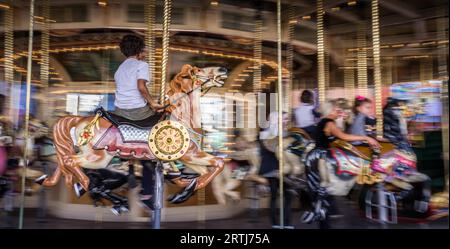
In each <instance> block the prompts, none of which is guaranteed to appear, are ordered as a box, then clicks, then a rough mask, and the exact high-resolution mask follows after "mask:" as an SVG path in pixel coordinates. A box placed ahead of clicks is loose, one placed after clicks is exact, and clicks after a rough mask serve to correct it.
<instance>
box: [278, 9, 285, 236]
mask: <svg viewBox="0 0 450 249" xmlns="http://www.w3.org/2000/svg"><path fill="white" fill-rule="evenodd" d="M277 44H278V46H277V57H278V159H279V162H278V163H279V164H278V168H279V169H278V170H279V178H280V227H281V229H283V228H284V189H283V188H284V181H283V176H284V172H283V171H284V167H283V165H284V158H283V77H282V76H283V75H282V69H283V68H282V65H281V63H282V60H281V0H277Z"/></svg>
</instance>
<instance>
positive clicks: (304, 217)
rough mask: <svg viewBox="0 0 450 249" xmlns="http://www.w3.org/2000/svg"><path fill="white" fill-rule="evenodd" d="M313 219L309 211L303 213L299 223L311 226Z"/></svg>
mask: <svg viewBox="0 0 450 249" xmlns="http://www.w3.org/2000/svg"><path fill="white" fill-rule="evenodd" d="M313 219H314V212H310V211H307V212H305V213H303V215H302V217H301V218H300V220H301V222H302V223H305V224H311V222H312V221H313Z"/></svg>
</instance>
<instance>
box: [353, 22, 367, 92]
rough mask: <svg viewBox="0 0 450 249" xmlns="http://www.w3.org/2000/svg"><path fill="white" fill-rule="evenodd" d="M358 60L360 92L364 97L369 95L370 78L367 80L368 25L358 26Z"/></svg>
mask: <svg viewBox="0 0 450 249" xmlns="http://www.w3.org/2000/svg"><path fill="white" fill-rule="evenodd" d="M357 32H358V33H357V39H356V42H357V47H358V52H357V58H358V70H357V71H358V90H359V91H361V94H362V95H363V96H366V97H367V94H368V83H367V82H368V78H367V43H366V23H365V22H361V23H359V24H358V31H357Z"/></svg>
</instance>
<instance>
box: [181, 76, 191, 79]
mask: <svg viewBox="0 0 450 249" xmlns="http://www.w3.org/2000/svg"><path fill="white" fill-rule="evenodd" d="M181 78H183V79H190V78H191V76H189V75H183V76H181Z"/></svg>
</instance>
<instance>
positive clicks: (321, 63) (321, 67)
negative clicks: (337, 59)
mask: <svg viewBox="0 0 450 249" xmlns="http://www.w3.org/2000/svg"><path fill="white" fill-rule="evenodd" d="M323 16H324V10H323V0H317V79H318V89H319V103H320V104H322V103H324V102H325V100H326V96H325V80H326V78H325V42H324V28H323Z"/></svg>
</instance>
